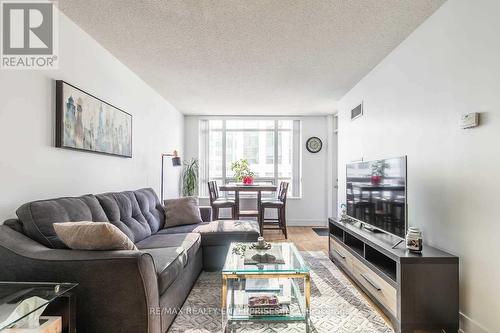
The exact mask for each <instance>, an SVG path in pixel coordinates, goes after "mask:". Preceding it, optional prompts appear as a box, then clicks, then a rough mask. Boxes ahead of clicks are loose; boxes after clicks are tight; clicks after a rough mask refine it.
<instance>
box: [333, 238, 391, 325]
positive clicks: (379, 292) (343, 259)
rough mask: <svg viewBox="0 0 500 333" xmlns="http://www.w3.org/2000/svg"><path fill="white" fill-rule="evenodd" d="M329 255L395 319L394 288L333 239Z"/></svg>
mask: <svg viewBox="0 0 500 333" xmlns="http://www.w3.org/2000/svg"><path fill="white" fill-rule="evenodd" d="M330 253H331V254H332V256H333V257H335V258H336V259H337V261H338V262H340V264H341V265H342V266H343V267H344V268H345V269H346V270H348V271H349V272H350V273H351V275H352V276H353V277H354V279H356V280H357V282H359V283H360V284H361V285H363V286H364V287H365V289H366V290H368V291H369V293H370V295H372V296H373V297H374V298H376V299H377V300H378V301H379V302H380V303H381V304H383V305H384V306H385V307H386V308H387V310H389V311H390V312H391V313H392V314H393V315H394V316H395V317H397V309H398V307H397V290H396V288H394V287H393V286H391V285H390V284H389V283H387V282H386V281H385V280H384V279H382V278H381V277H380V276H378V275H377V274H376V273H374V272H373V271H372V270H371V269H370V268H368V267H367V266H366V265H365V264H363V263H362V262H361V261H360V260H359V259H358V258H356V257H355V256H354V255H352V254H351V253H350V252H349V251H348V250H346V249H345V248H344V247H343V246H342V245H340V244H339V243H338V242H337V241H336V240H334V239H330Z"/></svg>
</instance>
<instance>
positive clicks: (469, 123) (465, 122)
mask: <svg viewBox="0 0 500 333" xmlns="http://www.w3.org/2000/svg"><path fill="white" fill-rule="evenodd" d="M478 125H479V113H477V112H472V113H466V114H463V115H462V117H461V118H460V127H462V128H463V129H465V128H472V127H476V126H478Z"/></svg>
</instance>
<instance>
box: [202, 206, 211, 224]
mask: <svg viewBox="0 0 500 333" xmlns="http://www.w3.org/2000/svg"><path fill="white" fill-rule="evenodd" d="M200 214H201V219H202V220H203V222H212V207H210V206H200Z"/></svg>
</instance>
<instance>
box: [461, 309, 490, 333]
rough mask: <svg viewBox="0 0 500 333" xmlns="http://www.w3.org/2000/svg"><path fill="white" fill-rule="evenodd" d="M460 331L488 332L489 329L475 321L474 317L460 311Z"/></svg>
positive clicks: (466, 332) (465, 332) (467, 332)
mask: <svg viewBox="0 0 500 333" xmlns="http://www.w3.org/2000/svg"><path fill="white" fill-rule="evenodd" d="M459 332H460V333H489V332H490V331H489V330H488V329H487V328H486V327H484V326H483V325H481V324H480V323H478V322H477V321H475V320H474V319H472V318H470V317H469V316H467V315H466V314H464V313H462V312H460V329H459Z"/></svg>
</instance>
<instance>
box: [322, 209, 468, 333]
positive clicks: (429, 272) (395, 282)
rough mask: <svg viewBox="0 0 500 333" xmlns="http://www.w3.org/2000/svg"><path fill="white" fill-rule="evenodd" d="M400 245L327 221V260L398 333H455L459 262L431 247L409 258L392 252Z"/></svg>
mask: <svg viewBox="0 0 500 333" xmlns="http://www.w3.org/2000/svg"><path fill="white" fill-rule="evenodd" d="M398 241H400V242H402V240H401V239H400V238H398V237H396V236H393V235H389V234H386V233H374V232H371V231H368V230H366V229H365V228H363V226H362V225H361V223H360V222H354V223H345V222H339V221H338V220H337V219H332V218H331V219H329V255H330V259H331V260H332V261H333V262H334V263H335V264H336V265H337V266H338V267H340V268H341V269H342V270H343V271H345V273H346V274H347V275H348V276H349V277H350V278H351V280H352V281H353V282H354V283H355V284H356V285H358V286H359V288H360V289H361V290H363V291H364V292H365V293H366V294H367V295H368V296H369V297H370V298H371V299H372V300H373V302H374V303H375V304H377V305H378V306H379V307H380V309H381V310H382V311H383V312H384V313H385V314H386V315H387V317H388V318H389V319H390V320H391V322H392V324H393V326H394V330H395V331H396V333H413V331H414V330H426V331H428V330H445V331H446V332H447V333H449V332H457V331H458V325H459V313H458V311H459V309H458V258H457V257H456V256H453V255H451V254H448V253H446V252H443V251H441V250H438V249H436V248H433V247H431V246H429V245H424V248H423V251H422V253H420V254H416V253H412V252H410V251H408V250H407V249H406V247H404V246H399V247H397V248H396V246H397V245H399V244H400V243H399V242H398ZM396 243H397V244H396ZM394 244H396V245H394Z"/></svg>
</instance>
